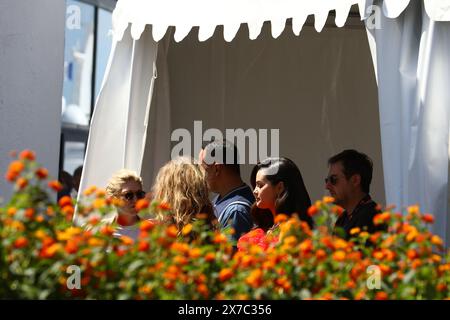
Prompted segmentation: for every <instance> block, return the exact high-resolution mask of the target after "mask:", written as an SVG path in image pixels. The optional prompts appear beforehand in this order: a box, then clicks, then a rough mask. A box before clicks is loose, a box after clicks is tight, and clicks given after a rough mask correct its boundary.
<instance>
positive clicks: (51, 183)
mask: <svg viewBox="0 0 450 320" xmlns="http://www.w3.org/2000/svg"><path fill="white" fill-rule="evenodd" d="M48 186H49V187H50V188H51V189H53V190H54V191H56V192H59V191H61V190H62V189H63V187H62V185H61V183H60V182H59V181H56V180H53V181H49V183H48Z"/></svg>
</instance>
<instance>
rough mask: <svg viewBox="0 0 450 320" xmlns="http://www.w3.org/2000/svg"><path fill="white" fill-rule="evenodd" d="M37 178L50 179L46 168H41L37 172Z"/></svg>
mask: <svg viewBox="0 0 450 320" xmlns="http://www.w3.org/2000/svg"><path fill="white" fill-rule="evenodd" d="M35 174H36V177H37V178H38V179H40V180H44V179H46V178H47V177H48V170H47V169H45V168H39V169H37V170H36V172H35Z"/></svg>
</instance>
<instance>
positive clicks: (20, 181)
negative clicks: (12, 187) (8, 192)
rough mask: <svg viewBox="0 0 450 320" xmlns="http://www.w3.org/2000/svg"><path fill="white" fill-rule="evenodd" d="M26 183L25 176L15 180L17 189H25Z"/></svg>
mask: <svg viewBox="0 0 450 320" xmlns="http://www.w3.org/2000/svg"><path fill="white" fill-rule="evenodd" d="M27 185H28V180H27V179H25V178H19V179H17V181H16V186H17V188H19V190H23V189H25V188H26V186H27Z"/></svg>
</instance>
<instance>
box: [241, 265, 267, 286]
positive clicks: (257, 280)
mask: <svg viewBox="0 0 450 320" xmlns="http://www.w3.org/2000/svg"><path fill="white" fill-rule="evenodd" d="M262 275H263V273H262V271H261V270H259V269H256V270H253V271H252V272H250V275H249V276H248V277H247V278H246V279H245V282H246V283H247V284H248V285H249V286H251V287H253V288H258V287H260V286H261V285H262V280H263V279H262Z"/></svg>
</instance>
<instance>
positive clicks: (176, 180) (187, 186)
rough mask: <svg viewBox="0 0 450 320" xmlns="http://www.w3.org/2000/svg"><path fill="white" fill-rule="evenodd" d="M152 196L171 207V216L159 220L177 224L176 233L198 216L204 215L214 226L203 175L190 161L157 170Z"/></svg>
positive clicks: (200, 169)
mask: <svg viewBox="0 0 450 320" xmlns="http://www.w3.org/2000/svg"><path fill="white" fill-rule="evenodd" d="M153 196H154V198H155V199H157V200H159V201H162V202H164V203H167V204H168V205H169V206H170V208H171V210H170V211H171V214H172V215H171V216H169V217H163V216H159V217H158V218H159V219H160V220H162V221H169V222H171V223H174V224H176V225H177V227H178V230H181V229H182V228H183V226H185V225H186V224H188V223H190V222H192V221H193V219H195V216H196V215H197V214H199V213H204V214H206V215H207V219H208V222H209V224H210V225H211V227H213V226H214V225H215V223H216V218H215V215H214V209H213V206H212V204H211V202H210V201H209V192H208V186H207V184H206V180H205V172H204V170H203V169H202V168H201V167H200V166H198V165H196V164H194V161H193V160H192V159H190V158H187V157H180V158H177V159H174V160H171V161H169V162H168V163H167V164H166V165H164V166H163V167H162V168H161V169H160V170H159V172H158V175H157V177H156V182H155V185H154V186H153Z"/></svg>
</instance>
